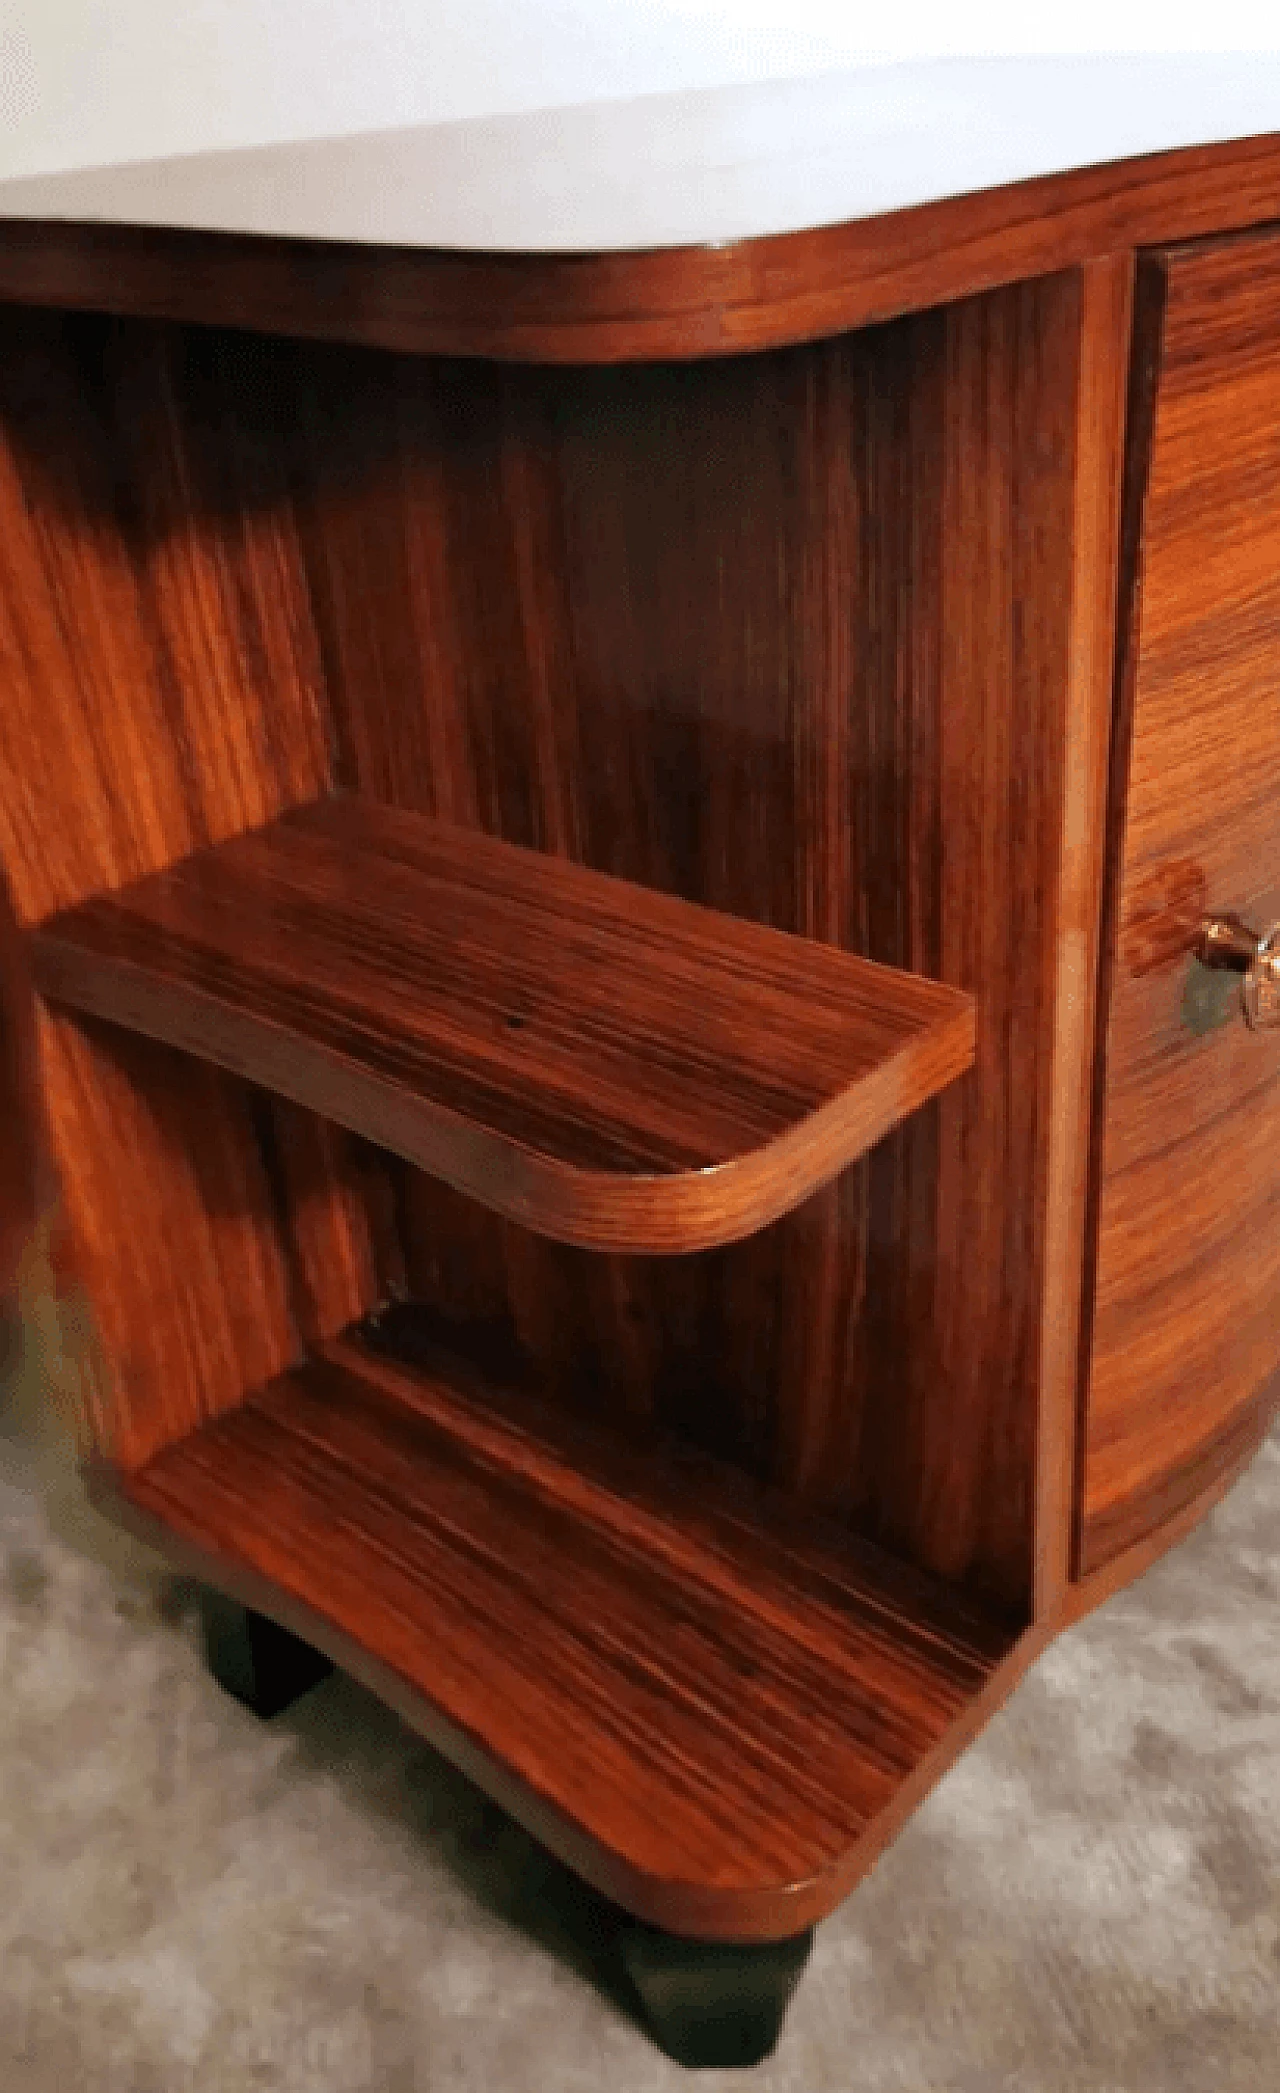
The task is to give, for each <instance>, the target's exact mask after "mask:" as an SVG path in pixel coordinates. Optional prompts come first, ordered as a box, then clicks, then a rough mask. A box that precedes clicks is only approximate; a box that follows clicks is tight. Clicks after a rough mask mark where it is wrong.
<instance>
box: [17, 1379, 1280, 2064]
mask: <svg viewBox="0 0 1280 2093" xmlns="http://www.w3.org/2000/svg"><path fill="white" fill-rule="evenodd" d="M24 1388H25V1394H24V1393H23V1390H24ZM33 1415H34V1412H33V1406H32V1402H31V1391H30V1388H29V1386H27V1385H26V1383H23V1384H21V1385H20V1387H19V1389H18V1393H17V1395H16V1396H15V1395H13V1394H12V1392H11V1397H10V1399H9V1400H8V1401H7V1402H6V1403H5V1404H4V1405H0V1696H2V1698H0V2087H3V2089H4V2093H366V2089H370V2093H426V2089H431V2093H535V2089H536V2093H552V2089H555V2093H575V2089H582V2093H602V2089H607V2093H659V2089H666V2088H672V2089H674V2088H677V2087H680V2086H684V2085H687V2084H690V2083H692V2082H694V2081H693V2080H691V2076H690V2075H689V2074H687V2073H684V2072H682V2071H681V2070H680V2069H679V2068H678V2067H677V2066H675V2065H674V2064H671V2063H669V2062H668V2061H667V2060H666V2059H665V2058H663V2057H662V2056H661V2055H660V2054H658V2052H657V2051H655V2050H654V2049H653V2048H652V2046H651V2045H650V2043H649V2042H648V2041H647V2039H646V2038H645V2036H644V2035H643V2034H642V2033H641V2032H640V2031H639V2030H638V2029H637V2027H636V2026H635V2025H634V2024H633V2023H632V2021H631V2020H630V2019H629V2018H628V2017H627V2015H626V2013H625V2011H624V2010H623V2009H622V2007H621V2006H620V2004H619V2003H618V2001H617V2000H616V1999H615V1998H614V1997H613V1996H611V1994H610V1991H609V1988H608V1985H607V1984H605V1985H604V1986H603V1987H602V1985H601V1984H600V1982H599V1981H598V1980H597V1979H596V1978H595V1977H593V1976H592V1974H591V1944H592V1939H593V1930H594V1927H595V1925H596V1923H597V1921H598V1907H596V1906H595V1904H594V1902H593V1900H592V1898H591V1897H590V1895H589V1894H588V1893H586V1892H585V1891H582V1890H580V1889H579V1888H578V1887H577V1885H576V1884H575V1883H574V1882H573V1880H572V1879H571V1878H570V1877H568V1876H567V1875H566V1874H565V1873H564V1871H563V1870H561V1869H560V1868H559V1867H558V1866H557V1865H556V1864H555V1863H554V1862H553V1861H551V1860H549V1859H548V1858H547V1857H546V1856H545V1855H543V1854H542V1853H541V1852H540V1851H539V1849H538V1848H536V1847H535V1846H534V1845H533V1844H532V1843H531V1842H530V1841H529V1840H528V1839H526V1838H525V1836H524V1835H523V1833H521V1832H520V1831H519V1830H518V1829H517V1828H516V1827H515V1826H514V1825H513V1824H511V1823H510V1822H509V1820H507V1819H506V1818H504V1817H503V1815H502V1814H501V1812H500V1811H498V1810H496V1809H494V1808H492V1807H491V1806H490V1805H488V1804H487V1803H486V1802H485V1801H484V1800H483V1799H482V1798H481V1797H479V1796H478V1795H477V1793H476V1792H475V1790H474V1789H472V1788H471V1787H470V1786H469V1785H468V1784H467V1783H466V1782H465V1781H464V1780H463V1779H462V1778H461V1776H459V1775H457V1774H455V1773H454V1772H452V1771H451V1769H450V1768H449V1767H448V1766H447V1765H445V1764H444V1763H443V1762H442V1761H441V1760H440V1759H439V1758H438V1757H437V1756H436V1755H435V1753H434V1752H432V1751H430V1750H428V1749H427V1748H426V1747H424V1746H423V1745H422V1744H421V1743H419V1742H418V1741H416V1740H415V1739H414V1738H413V1737H412V1736H411V1735H409V1734H408V1733H407V1732H406V1731H405V1730H404V1729H403V1728H402V1727H401V1726H400V1724H399V1723H398V1722H397V1721H396V1720H395V1719H394V1718H393V1717H392V1716H390V1715H388V1714H387V1713H386V1712H385V1711H384V1710H383V1709H382V1708H381V1707H380V1706H379V1705H378V1704H377V1703H376V1702H375V1701H374V1700H372V1699H371V1698H370V1697H369V1696H368V1695H367V1694H365V1693H364V1692H362V1691H361V1690H359V1689H358V1688H356V1687H355V1686H353V1685H351V1684H350V1682H348V1681H346V1680H343V1679H333V1680H331V1681H329V1682H328V1683H326V1684H325V1685H324V1686H322V1687H320V1688H318V1689H317V1690H316V1691H315V1692H314V1693H312V1694H311V1695H309V1696H308V1697H307V1698H306V1699H305V1700H304V1701H302V1702H299V1703H298V1704H297V1705H296V1706H295V1707H294V1708H293V1709H292V1710H291V1711H289V1712H288V1713H287V1714H285V1715H283V1716H281V1717H280V1718H278V1719H277V1721H276V1722H274V1723H273V1724H271V1725H270V1726H267V1727H262V1726H260V1725H259V1724H258V1723H256V1722H255V1721H254V1719H253V1718H252V1717H251V1716H250V1715H248V1714H247V1713H245V1712H244V1711H242V1710H241V1709H240V1708H238V1707H237V1706H236V1705H235V1704H234V1703H233V1702H231V1701H230V1700H228V1699H226V1698H225V1697H224V1696H223V1695H222V1694H221V1693H220V1692H219V1690H218V1688H217V1687H216V1686H214V1685H213V1683H212V1681H211V1680H210V1679H209V1678H208V1677H207V1676H206V1674H205V1672H204V1671H203V1669H202V1665H201V1660H200V1657H199V1654H198V1650H197V1645H196V1638H195V1623H194V1620H193V1618H192V1609H191V1593H190V1590H189V1588H188V1587H186V1586H185V1585H184V1584H183V1582H182V1581H181V1580H179V1579H175V1578H174V1577H172V1576H171V1575H169V1574H167V1573H166V1572H165V1570H164V1568H163V1566H162V1565H160V1564H159V1563H158V1562H157V1561H156V1560H155V1559H154V1558H153V1557H151V1556H150V1555H149V1554H147V1553H146V1552H145V1551H144V1550H142V1549H141V1548H140V1547H137V1546H135V1545H134V1544H133V1543H132V1542H129V1541H127V1540H125V1539H124V1538H123V1537H121V1536H119V1535H117V1534H116V1533H115V1532H114V1530H113V1529H110V1528H108V1527H106V1526H104V1525H103V1524H102V1523H101V1522H100V1521H98V1520H97V1519H96V1518H95V1517H94V1516H93V1515H92V1514H91V1513H89V1512H88V1511H87V1510H86V1509H85V1507H84V1505H83V1503H82V1500H81V1498H80V1495H79V1491H78V1487H77V1485H76V1483H75V1480H74V1474H73V1471H72V1469H71V1468H70V1467H69V1465H68V1463H67V1461H66V1459H65V1457H64V1456H63V1455H62V1454H61V1453H60V1451H59V1450H58V1448H57V1446H56V1444H54V1443H53V1442H52V1441H51V1440H50V1438H49V1436H48V1434H47V1431H46V1430H45V1429H44V1428H43V1427H39V1428H38V1427H37V1426H36V1424H35V1423H34V1422H33ZM701 2076H702V2075H701V2074H700V2075H699V2077H701ZM706 2076H707V2078H708V2080H709V2082H711V2083H715V2084H717V2085H720V2086H723V2087H725V2088H727V2089H730V2093H731V2089H732V2088H734V2087H736V2086H739V2085H741V2086H744V2087H745V2086H747V2085H751V2086H752V2087H754V2088H756V2089H757V2093H784V2089H785V2093H835V2089H840V2093H889V2089H890V2088H894V2089H899V2088H901V2089H909V2093H1001V2089H1005V2088H1008V2089H1016V2093H1076V2089H1081V2093H1083V2089H1088V2093H1183V2089H1185V2093H1231V2089H1235V2088H1242V2089H1243V2088H1246V2087H1247V2088H1249V2089H1250V2093H1268V2089H1273V2088H1274V2089H1280V1437H1277V1438H1276V1439H1275V1440H1273V1441H1272V1443H1271V1444H1270V1445H1269V1446H1268V1447H1266V1448H1265V1449H1264V1451H1263V1453H1262V1454H1261V1455H1260V1456H1259V1458H1258V1460H1257V1462H1256V1463H1255V1464H1254V1466H1253V1468H1252V1469H1251V1471H1250V1473H1249V1474H1248V1476H1247V1477H1246V1478H1245V1480H1244V1481H1243V1482H1242V1483H1241V1484H1240V1485H1239V1486H1238V1488H1237V1489H1236V1491H1235V1492H1234V1494H1233V1495H1232V1496H1231V1497H1230V1498H1229V1499H1228V1501H1227V1502H1226V1503H1225V1504H1224V1505H1223V1506H1222V1507H1221V1509H1220V1510H1219V1511H1218V1512H1216V1513H1215V1514H1214V1515H1213V1517H1212V1518H1211V1519H1210V1521H1209V1522H1208V1523H1207V1525H1206V1526H1205V1527H1203V1528H1202V1529H1201V1530H1200V1532H1199V1533H1198V1534H1197V1535H1195V1536H1194V1537H1193V1539H1192V1540H1190V1541H1189V1542H1187V1543H1186V1544H1184V1546H1183V1547H1182V1548H1181V1549H1179V1550H1178V1551H1177V1552H1176V1553H1175V1554H1174V1555H1172V1556H1170V1557H1168V1558H1166V1560H1165V1561H1164V1562H1163V1563H1162V1564H1161V1565H1160V1566H1159V1567H1158V1568H1157V1569H1156V1570H1154V1571H1152V1572H1151V1573H1150V1575H1149V1576H1148V1577H1147V1578H1145V1579H1144V1580H1143V1582H1142V1583H1141V1585H1140V1586H1138V1587H1137V1588H1135V1589H1134V1590H1132V1591H1130V1592H1128V1593H1126V1594H1124V1595H1122V1596H1121V1597H1119V1598H1117V1599H1115V1600H1113V1601H1112V1602H1111V1603H1110V1604H1109V1605H1108V1606H1106V1607H1105V1608H1104V1609H1102V1611H1101V1612H1100V1613H1098V1614H1096V1615H1095V1616H1094V1617H1093V1618H1092V1619H1091V1620H1089V1621H1088V1622H1086V1623H1085V1624H1084V1625H1083V1626H1081V1627H1080V1628H1078V1629H1076V1630H1075V1631H1073V1633H1071V1634H1070V1635H1068V1636H1067V1637H1065V1638H1064V1639H1063V1641H1061V1642H1060V1643H1059V1644H1058V1645H1057V1646H1056V1647H1055V1648H1054V1649H1053V1650H1052V1651H1051V1652H1050V1653H1049V1654H1048V1655H1047V1656H1046V1658H1045V1659H1044V1660H1043V1661H1042V1662H1041V1664H1040V1665H1039V1667H1038V1669H1037V1670H1036V1671H1035V1672H1034V1673H1033V1674H1032V1675H1031V1676H1030V1677H1029V1678H1028V1679H1027V1681H1026V1682H1025V1683H1024V1684H1023V1685H1022V1687H1021V1688H1020V1689H1019V1690H1018V1692H1017V1693H1016V1694H1015V1695H1014V1697H1013V1699H1012V1700H1011V1701H1010V1703H1009V1704H1008V1705H1007V1707H1006V1708H1005V1709H1004V1711H1003V1712H1002V1713H1001V1714H1000V1715H999V1716H998V1717H997V1718H996V1720H995V1722H994V1723H993V1724H992V1725H991V1727H990V1728H989V1729H988V1730H987V1731H986V1732H985V1734H984V1735H983V1737H982V1739H981V1740H980V1742H979V1743H978V1744H977V1745H976V1747H975V1748H974V1749H973V1750H971V1751H970V1752H969V1754H968V1755H967V1756H966V1757H965V1758H964V1759H963V1760H962V1761H961V1762H960V1764H959V1765H958V1766H957V1767H956V1768H955V1769H954V1770H953V1771H952V1772H951V1774H950V1775H949V1776H948V1777H947V1778H946V1779H945V1780H944V1781H943V1783H942V1784H941V1786H940V1787H939V1788H938V1789H937V1790H936V1791H935V1793H934V1794H933V1796H932V1797H931V1798H930V1800H929V1801H928V1802H927V1803H926V1804H925V1806H924V1808H923V1809H922V1810H921V1811H920V1813H919V1814H918V1815H917V1817H916V1818H915V1820H914V1821H913V1823H912V1824H911V1825H910V1826H909V1828H908V1829H907V1831H906V1832H905V1833H904V1835H903V1836H902V1838H901V1839H900V1840H899V1841H898V1843H897V1844H896V1845H895V1846H894V1847H893V1848H892V1849H891V1851H890V1852H889V1854H888V1855H887V1856H886V1857H885V1858H884V1860H883V1861H882V1862H881V1863H880V1865H879V1867H878V1868H877V1869H876V1871H875V1872H874V1874H873V1875H872V1876H871V1877H870V1878H869V1879H868V1881H867V1882H866V1883H864V1885H863V1886H862V1887H861V1888H860V1889H859V1890H858V1891H857V1892H856V1894H855V1895H854V1896H853V1897H852V1898H851V1899H850V1900H849V1902H848V1903H847V1904H846V1905H845V1906H844V1908H843V1909H842V1910H841V1911H840V1912H839V1913H837V1914H836V1916H835V1917H834V1918H832V1919H830V1920H828V1921H827V1923H826V1924H825V1926H823V1927H821V1928H820V1929H819V1933H818V1940H817V1945H816V1947H815V1950H814V1955H813V1960H812V1962H811V1964H810V1968H809V1973H808V1975H807V1977H806V1979H805V1981H804V1983H803V1985H802V1987H801V1990H800V1992H799V1994H798V1996H797V1999H796V2002H795V2005H794V2006H793V2008H792V2011H791V2016H790V2019H789V2022H788V2026H787V2030H786V2032H785V2034H784V2037H783V2040H782V2043H781V2045H780V2047H779V2049H778V2051H777V2054H776V2056H775V2057H774V2058H773V2059H772V2060H771V2061H770V2062H769V2063H768V2064H766V2065H764V2066H762V2067H761V2068H760V2069H759V2070H758V2071H756V2072H752V2073H746V2072H743V2073H734V2072H727V2073H717V2074H714V2075H712V2074H707V2075H706Z"/></svg>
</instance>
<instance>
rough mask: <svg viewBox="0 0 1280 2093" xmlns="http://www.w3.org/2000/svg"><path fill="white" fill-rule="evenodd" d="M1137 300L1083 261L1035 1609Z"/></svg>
mask: <svg viewBox="0 0 1280 2093" xmlns="http://www.w3.org/2000/svg"><path fill="white" fill-rule="evenodd" d="M1132 306H1133V258H1132V256H1130V255H1128V254H1118V255H1110V256H1108V257H1106V258H1105V259H1103V260H1100V261H1097V262H1091V263H1090V264H1089V265H1088V267H1087V268H1086V269H1085V270H1083V271H1082V276H1081V330H1080V391H1079V403H1078V415H1079V428H1080V435H1079V448H1078V452H1077V459H1076V477H1075V513H1074V517H1073V540H1074V545H1075V561H1074V565H1073V568H1072V577H1071V626H1070V630H1071V653H1070V671H1069V681H1068V697H1067V710H1066V718H1065V721H1064V724H1063V751H1062V763H1063V798H1062V816H1061V821H1062V826H1061V833H1060V851H1061V857H1060V863H1059V868H1058V882H1057V897H1056V905H1057V922H1056V930H1055V951H1056V961H1057V980H1056V984H1055V1003H1054V1046H1053V1073H1052V1078H1051V1087H1050V1096H1049V1104H1048V1113H1049V1129H1050V1131H1049V1153H1048V1159H1047V1164H1046V1168H1047V1189H1046V1198H1045V1206H1046V1219H1045V1247H1044V1292H1043V1296H1042V1300H1041V1321H1040V1346H1041V1350H1040V1407H1039V1418H1038V1442H1037V1463H1036V1517H1035V1535H1036V1552H1035V1573H1034V1574H1035V1599H1034V1607H1035V1613H1036V1616H1037V1618H1039V1617H1041V1616H1044V1615H1048V1614H1049V1613H1051V1612H1052V1611H1054V1610H1055V1609H1056V1607H1057V1606H1058V1604H1059V1602H1060V1601H1061V1599H1062V1597H1063V1595H1064V1593H1065V1592H1066V1590H1067V1589H1068V1581H1069V1577H1070V1571H1071V1562H1072V1552H1073V1543H1074V1528H1075V1493H1076V1462H1077V1447H1078V1442H1079V1434H1080V1424H1079V1413H1080V1372H1081V1364H1082V1358H1083V1356H1084V1351H1083V1345H1084V1340H1085V1337H1086V1330H1085V1318H1084V1314H1083V1310H1084V1304H1085V1299H1086V1295H1087V1290H1088V1285H1089V1280H1090V1273H1089V1267H1088V1260H1089V1258H1090V1257H1091V1255H1092V1251H1093V1240H1092V1235H1091V1232H1090V1228H1089V1190H1090V1175H1089V1163H1090V1156H1091V1152H1092V1137H1093V1118H1094V1085H1095V1069H1094V1045H1095V1029H1096V1024H1097V1008H1096V991H1097V983H1098V971H1099V961H1100V954H1101V940H1102V885H1103V870H1104V861H1105V845H1106V832H1107V831H1106V823H1107V801H1108V781H1109V758H1110V752H1111V727H1112V678H1113V670H1114V661H1115V615H1116V568H1117V562H1118V557H1119V549H1120V548H1119V527H1120V492H1121V481H1122V472H1123V459H1124V443H1125V409H1126V404H1127V392H1128V373H1129V361H1130V332H1131V323H1132Z"/></svg>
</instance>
